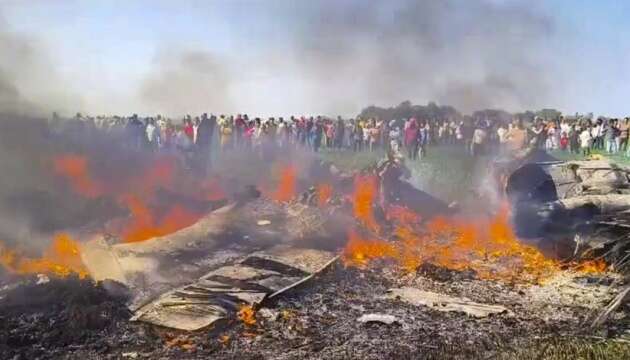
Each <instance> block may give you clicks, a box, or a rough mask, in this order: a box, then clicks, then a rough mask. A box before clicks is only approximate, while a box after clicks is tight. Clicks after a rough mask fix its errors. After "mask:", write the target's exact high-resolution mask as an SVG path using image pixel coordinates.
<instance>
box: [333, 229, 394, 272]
mask: <svg viewBox="0 0 630 360" xmlns="http://www.w3.org/2000/svg"><path fill="white" fill-rule="evenodd" d="M397 251H398V249H396V247H395V246H394V245H393V244H391V243H388V242H386V241H383V240H374V239H370V240H367V239H363V238H362V237H360V236H359V235H358V234H357V232H356V231H354V230H351V231H349V232H348V243H347V244H346V248H345V250H344V258H343V260H344V264H345V265H350V266H358V267H363V266H365V265H367V264H368V263H369V262H370V261H371V260H374V259H379V258H395V257H397V255H398V252H397Z"/></svg>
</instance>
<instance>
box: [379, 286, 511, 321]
mask: <svg viewBox="0 0 630 360" xmlns="http://www.w3.org/2000/svg"><path fill="white" fill-rule="evenodd" d="M386 298H388V299H400V300H402V301H405V302H408V303H410V304H413V305H419V306H427V307H430V308H431V309H434V310H437V311H444V312H449V311H455V312H463V313H466V314H468V315H471V316H474V317H477V318H482V317H487V316H489V315H491V314H501V313H505V312H508V309H507V308H505V307H503V306H500V305H488V304H481V303H477V302H474V301H471V300H469V299H466V298H456V297H452V296H448V295H444V294H438V293H434V292H430V291H423V290H420V289H416V288H412V287H402V288H399V289H389V290H388V291H387V295H386Z"/></svg>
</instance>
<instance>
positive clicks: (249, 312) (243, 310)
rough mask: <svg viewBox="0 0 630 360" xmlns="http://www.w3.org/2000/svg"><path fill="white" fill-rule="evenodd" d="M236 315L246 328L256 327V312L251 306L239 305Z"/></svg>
mask: <svg viewBox="0 0 630 360" xmlns="http://www.w3.org/2000/svg"><path fill="white" fill-rule="evenodd" d="M236 315H237V316H238V319H239V320H240V321H242V322H243V324H245V325H246V326H253V325H256V311H255V310H254V308H253V307H252V306H251V305H241V306H240V307H239V310H238V312H237V314H236Z"/></svg>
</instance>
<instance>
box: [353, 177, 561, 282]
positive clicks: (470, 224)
mask: <svg viewBox="0 0 630 360" xmlns="http://www.w3.org/2000/svg"><path fill="white" fill-rule="evenodd" d="M366 183H367V182H364V184H366ZM369 189H371V188H369V187H368V186H365V188H363V189H361V188H358V190H357V193H358V194H359V196H355V216H356V217H357V219H358V220H360V221H361V222H363V223H364V224H366V225H367V227H368V228H370V227H371V228H374V225H370V224H371V221H373V217H371V215H370V214H371V212H368V209H369V207H368V204H369V200H370V199H372V198H370V196H369V194H371V193H370V192H369V191H368V190H369ZM508 215H509V213H508V208H507V207H502V208H501V211H499V212H498V213H497V215H496V216H494V217H492V218H489V219H488V218H477V219H466V220H464V219H455V218H454V219H447V218H444V217H438V218H435V219H432V220H430V221H428V222H426V223H423V222H422V221H421V219H420V217H419V216H417V215H416V214H415V213H414V212H412V211H411V210H409V209H405V208H399V207H394V208H390V209H388V211H387V218H388V219H389V220H390V221H392V222H393V225H394V235H395V238H396V241H392V242H388V241H383V240H378V241H377V240H363V239H360V238H358V237H357V236H356V234H353V233H351V234H350V235H349V241H348V244H347V245H346V249H345V260H346V263H348V264H351V265H359V266H361V265H365V264H366V263H368V262H369V261H370V260H372V259H376V258H389V259H393V260H395V261H397V262H398V264H399V265H400V266H401V267H402V268H403V269H404V270H405V271H415V270H416V269H417V268H418V266H420V265H421V264H423V263H432V264H435V265H439V266H442V267H445V268H448V269H453V270H466V269H470V270H474V271H475V272H476V273H477V276H478V277H479V278H482V279H503V280H512V281H531V282H538V281H540V280H542V279H544V278H546V277H548V276H551V275H553V273H555V272H556V271H558V270H559V269H560V263H559V262H558V261H555V260H551V259H547V258H546V257H545V256H544V255H543V254H542V253H541V252H540V251H539V250H538V249H537V248H535V247H533V246H530V245H526V244H524V243H521V242H520V241H519V239H518V238H517V237H516V235H515V233H514V231H513V229H512V226H511V224H510V222H509V216H508Z"/></svg>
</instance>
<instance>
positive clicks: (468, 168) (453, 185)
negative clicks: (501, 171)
mask: <svg viewBox="0 0 630 360" xmlns="http://www.w3.org/2000/svg"><path fill="white" fill-rule="evenodd" d="M320 156H321V157H322V158H323V159H325V160H327V161H330V162H332V163H333V164H335V165H336V166H337V167H339V168H340V169H342V170H345V171H354V170H360V169H362V168H365V167H367V166H369V165H370V164H373V163H375V162H378V161H379V160H381V159H382V158H384V156H385V154H384V152H382V151H375V152H357V153H355V152H351V151H341V152H338V151H326V150H324V151H322V152H321V153H320ZM487 161H488V159H487V158H473V157H471V156H469V155H468V154H467V153H466V152H465V151H464V149H463V148H461V147H453V146H435V147H430V148H429V149H428V151H427V155H426V156H425V157H423V158H422V159H419V160H415V161H413V160H409V159H405V165H406V166H407V167H408V168H409V170H411V172H412V177H411V180H410V181H411V182H412V183H413V184H414V185H415V186H417V187H418V188H420V189H423V190H425V191H427V192H429V193H431V194H433V195H435V196H437V197H439V198H441V199H444V200H445V201H448V202H450V201H456V200H457V201H459V200H461V199H462V198H465V197H467V196H468V195H469V194H470V193H471V190H472V189H473V188H474V186H475V183H474V182H473V181H474V179H475V174H477V173H478V172H480V171H483V169H484V168H485V166H483V165H485V164H487Z"/></svg>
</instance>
